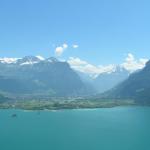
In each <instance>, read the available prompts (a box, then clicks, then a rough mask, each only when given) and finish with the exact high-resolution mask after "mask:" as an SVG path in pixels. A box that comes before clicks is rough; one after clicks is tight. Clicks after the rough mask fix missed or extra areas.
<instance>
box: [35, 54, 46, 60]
mask: <svg viewBox="0 0 150 150" xmlns="http://www.w3.org/2000/svg"><path fill="white" fill-rule="evenodd" d="M36 57H37V58H38V59H40V60H45V58H44V57H42V56H40V55H37V56H36Z"/></svg>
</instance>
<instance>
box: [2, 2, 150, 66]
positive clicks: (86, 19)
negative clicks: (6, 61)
mask: <svg viewBox="0 0 150 150" xmlns="http://www.w3.org/2000/svg"><path fill="white" fill-rule="evenodd" d="M149 6H150V1H148V0H147V1H146V0H124V1H121V0H13V1H12V0H0V57H22V56H25V55H42V56H44V57H50V56H55V49H56V47H60V46H62V45H63V44H64V43H66V44H67V46H68V47H67V48H66V49H65V50H64V52H63V53H62V55H61V56H59V58H60V59H66V60H67V59H68V58H69V57H78V58H80V59H82V60H86V61H88V62H90V63H92V64H96V65H98V64H103V65H105V64H112V63H121V62H122V61H123V59H124V58H125V55H127V54H128V53H132V54H134V55H135V56H136V57H137V58H143V57H144V58H145V57H146V58H150V9H149ZM74 44H76V45H78V46H79V47H78V48H73V47H72V45H74Z"/></svg>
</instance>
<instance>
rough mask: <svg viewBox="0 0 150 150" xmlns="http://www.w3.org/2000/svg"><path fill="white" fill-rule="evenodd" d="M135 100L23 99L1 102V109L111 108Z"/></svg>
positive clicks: (132, 103)
mask: <svg viewBox="0 0 150 150" xmlns="http://www.w3.org/2000/svg"><path fill="white" fill-rule="evenodd" d="M132 105H135V102H134V100H98V99H95V100H93V99H78V100H76V99H72V100H70V99H69V100H58V99H57V100H21V101H19V100H18V101H6V102H1V103H0V109H23V110H61V109H85V108H90V109H93V108H111V107H116V106H132Z"/></svg>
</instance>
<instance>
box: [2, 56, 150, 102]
mask: <svg viewBox="0 0 150 150" xmlns="http://www.w3.org/2000/svg"><path fill="white" fill-rule="evenodd" d="M149 77H150V61H149V62H147V64H146V66H145V67H144V68H143V69H141V70H137V71H136V72H134V73H131V72H129V71H128V70H127V69H125V68H123V67H121V66H119V65H116V66H115V68H113V70H112V71H109V72H104V73H101V74H99V75H97V77H95V78H93V77H90V76H89V75H88V74H84V73H81V72H79V71H77V70H74V69H72V68H71V66H70V65H69V63H68V62H66V61H59V60H58V59H56V58H54V57H50V58H47V59H45V58H43V57H41V56H25V57H23V58H1V59H0V100H3V99H7V98H6V97H4V96H3V95H7V96H8V95H9V96H12V97H17V96H21V97H25V96H35V97H38V98H40V97H79V96H89V95H93V94H96V93H102V94H99V97H106V98H116V99H135V100H136V101H142V102H143V103H146V102H150V94H149V91H150V78H149Z"/></svg>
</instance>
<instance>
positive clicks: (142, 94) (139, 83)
mask: <svg viewBox="0 0 150 150" xmlns="http://www.w3.org/2000/svg"><path fill="white" fill-rule="evenodd" d="M104 95H105V96H106V97H109V98H117V99H134V100H136V102H140V103H143V104H145V103H146V104H147V103H150V61H148V62H147V64H146V66H145V67H144V68H143V69H142V70H139V71H137V72H135V73H133V74H131V75H130V76H129V78H127V79H126V80H125V81H123V82H122V83H120V84H119V85H117V86H116V87H114V88H113V89H112V90H110V91H108V92H106V93H104Z"/></svg>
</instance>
